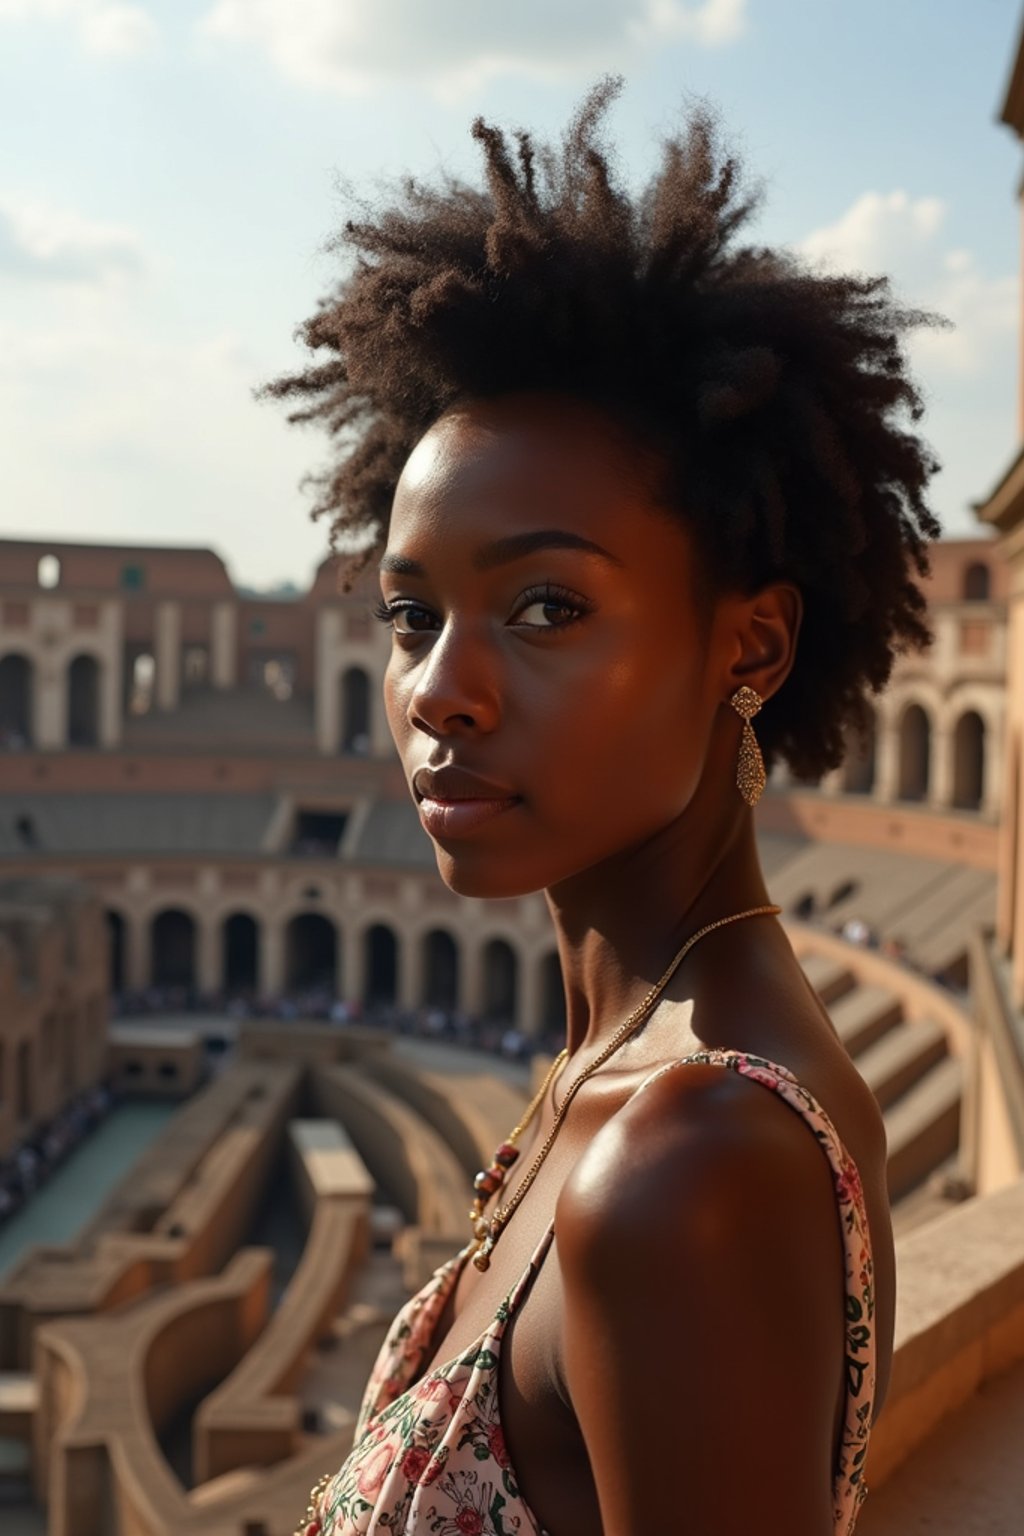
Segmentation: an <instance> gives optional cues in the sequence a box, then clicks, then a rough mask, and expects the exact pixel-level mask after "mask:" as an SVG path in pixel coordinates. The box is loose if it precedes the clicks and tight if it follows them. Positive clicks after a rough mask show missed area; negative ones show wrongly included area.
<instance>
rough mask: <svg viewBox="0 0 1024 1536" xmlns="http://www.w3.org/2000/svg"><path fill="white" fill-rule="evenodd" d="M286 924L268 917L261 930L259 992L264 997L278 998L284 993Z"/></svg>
mask: <svg viewBox="0 0 1024 1536" xmlns="http://www.w3.org/2000/svg"><path fill="white" fill-rule="evenodd" d="M284 961H285V954H284V924H283V923H281V922H280V921H279V920H278V919H276V918H272V917H268V918H266V919H265V921H264V922H263V924H262V927H261V929H260V948H259V964H258V967H257V974H258V977H259V990H260V995H261V996H262V997H277V996H278V994H279V993H281V992H283V991H284Z"/></svg>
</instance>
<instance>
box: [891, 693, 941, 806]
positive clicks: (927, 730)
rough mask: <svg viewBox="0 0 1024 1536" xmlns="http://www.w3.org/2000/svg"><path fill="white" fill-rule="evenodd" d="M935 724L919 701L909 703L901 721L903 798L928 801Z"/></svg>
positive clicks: (900, 792) (900, 785)
mask: <svg viewBox="0 0 1024 1536" xmlns="http://www.w3.org/2000/svg"><path fill="white" fill-rule="evenodd" d="M931 755H932V726H931V721H930V719H929V718H928V715H927V713H926V711H925V710H924V709H923V708H922V706H921V705H920V704H908V705H907V707H906V709H904V711H903V714H902V716H901V717H900V724H899V776H898V780H897V790H896V793H897V797H898V798H899V799H900V800H925V799H927V797H928V785H929V782H930V780H931Z"/></svg>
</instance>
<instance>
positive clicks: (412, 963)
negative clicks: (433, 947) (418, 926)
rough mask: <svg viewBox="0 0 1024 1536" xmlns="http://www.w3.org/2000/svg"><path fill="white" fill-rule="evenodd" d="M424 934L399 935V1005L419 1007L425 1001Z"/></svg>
mask: <svg viewBox="0 0 1024 1536" xmlns="http://www.w3.org/2000/svg"><path fill="white" fill-rule="evenodd" d="M423 949H424V945H423V935H422V934H421V933H415V934H405V933H399V935H398V954H399V959H400V962H401V963H400V965H399V968H398V1006H399V1007H400V1008H407V1009H414V1008H419V1007H420V1005H421V1004H422V1002H423V989H424V982H425V979H426V977H425V969H426V968H425V966H424V963H423Z"/></svg>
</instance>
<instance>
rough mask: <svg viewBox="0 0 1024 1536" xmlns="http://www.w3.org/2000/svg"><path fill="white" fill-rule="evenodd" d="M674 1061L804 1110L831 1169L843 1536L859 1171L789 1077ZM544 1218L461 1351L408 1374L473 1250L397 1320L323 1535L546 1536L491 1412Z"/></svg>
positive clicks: (837, 1511) (853, 1399)
mask: <svg viewBox="0 0 1024 1536" xmlns="http://www.w3.org/2000/svg"><path fill="white" fill-rule="evenodd" d="M684 1062H701V1063H707V1064H710V1065H720V1066H725V1067H729V1068H731V1069H732V1070H733V1071H736V1072H739V1073H741V1074H742V1075H743V1076H744V1077H749V1078H751V1079H753V1080H754V1081H755V1082H759V1083H761V1084H763V1085H764V1086H765V1087H766V1088H770V1089H771V1090H772V1091H773V1092H774V1093H777V1094H778V1095H779V1096H780V1097H781V1098H782V1099H784V1100H785V1102H786V1103H787V1104H788V1105H789V1106H790V1107H791V1108H792V1109H794V1110H795V1111H796V1113H797V1114H799V1115H801V1116H802V1117H803V1119H804V1120H805V1121H806V1122H807V1124H808V1126H809V1127H810V1129H811V1131H812V1132H813V1134H814V1136H815V1137H816V1138H817V1141H818V1143H819V1145H820V1146H821V1148H822V1151H823V1152H824V1154H825V1156H826V1157H827V1158H828V1161H829V1164H830V1166H831V1168H832V1173H833V1178H834V1182H835V1189H836V1201H837V1208H838V1215H839V1222H840V1226H841V1230H842V1236H843V1245H844V1251H845V1261H846V1410H845V1419H844V1430H843V1436H842V1444H841V1447H840V1453H839V1460H838V1465H837V1467H836V1468H835V1475H834V1480H833V1510H834V1524H833V1532H834V1536H852V1532H853V1529H854V1526H855V1525H856V1521H857V1513H858V1510H859V1509H860V1506H861V1504H862V1502H863V1500H864V1498H865V1496H866V1493H867V1488H866V1485H865V1483H864V1479H863V1469H864V1460H865V1457H866V1454H867V1447H868V1437H869V1434H870V1429H871V1413H872V1405H873V1401H874V1389H875V1342H874V1328H873V1321H874V1278H873V1266H872V1259H871V1243H870V1238H869V1233H868V1221H867V1211H866V1208H865V1205H864V1196H863V1192H862V1190H861V1185H860V1177H859V1174H858V1172H857V1168H856V1166H855V1164H854V1162H853V1160H852V1158H851V1157H850V1156H849V1154H848V1153H847V1152H846V1150H845V1148H844V1147H843V1145H842V1143H841V1142H840V1140H839V1137H838V1135H837V1133H836V1130H835V1127H834V1126H833V1125H832V1122H831V1120H830V1119H829V1118H828V1116H827V1115H826V1113H825V1111H824V1110H823V1109H822V1108H821V1106H820V1105H819V1104H818V1102H817V1100H816V1099H814V1098H813V1096H812V1095H811V1094H810V1093H809V1092H808V1091H807V1089H806V1088H804V1087H803V1086H802V1085H801V1084H800V1083H799V1082H798V1081H797V1079H796V1078H795V1077H794V1076H793V1074H792V1073H791V1072H790V1071H789V1070H788V1069H787V1068H786V1067H781V1066H778V1065H777V1064H776V1063H774V1062H770V1061H767V1060H765V1058H763V1057H761V1056H752V1055H749V1054H747V1053H745V1052H740V1051H698V1052H697V1053H696V1054H694V1055H692V1056H687V1057H684V1058H682V1059H681V1060H680V1061H678V1062H671V1063H669V1065H668V1066H667V1067H661V1068H659V1069H658V1071H657V1072H654V1073H652V1074H651V1076H650V1077H649V1078H647V1079H646V1081H645V1082H644V1083H643V1084H642V1085H641V1089H640V1090H638V1091H642V1089H643V1088H644V1087H646V1086H647V1084H648V1083H650V1082H653V1081H654V1080H655V1078H657V1077H660V1076H661V1075H662V1074H663V1073H664V1072H667V1071H671V1070H672V1069H673V1068H674V1067H676V1066H681V1065H683V1063H684ZM553 1236H554V1223H552V1225H551V1226H549V1227H548V1229H547V1231H546V1232H545V1234H544V1236H543V1238H542V1239H541V1241H540V1243H539V1244H538V1246H537V1248H536V1250H535V1251H534V1254H533V1256H532V1257H531V1259H530V1263H529V1265H528V1267H527V1269H526V1272H525V1274H523V1275H522V1276H521V1278H520V1279H519V1281H518V1282H517V1284H516V1285H515V1286H514V1287H513V1289H512V1291H511V1292H510V1293H509V1295H508V1296H507V1297H506V1298H505V1300H504V1301H503V1302H502V1304H501V1306H500V1307H499V1308H498V1311H497V1314H496V1315H495V1317H494V1319H493V1321H492V1322H491V1324H490V1325H489V1327H488V1328H487V1329H485V1331H484V1332H483V1333H482V1334H481V1335H480V1337H479V1338H478V1339H477V1340H476V1341H475V1343H473V1344H472V1345H471V1346H470V1347H469V1348H468V1349H467V1350H466V1351H465V1352H464V1353H463V1354H461V1355H459V1356H457V1357H456V1358H455V1359H453V1360H449V1361H448V1362H447V1363H445V1364H444V1365H440V1366H437V1367H435V1369H433V1370H432V1371H429V1372H428V1373H427V1374H426V1375H424V1376H422V1378H420V1379H418V1378H419V1373H420V1368H421V1366H422V1364H423V1362H424V1360H426V1359H428V1358H429V1356H430V1353H431V1344H432V1341H433V1335H434V1330H435V1328H436V1325H437V1321H438V1318H439V1317H440V1315H441V1313H442V1311H443V1309H444V1305H445V1302H446V1301H447V1299H448V1296H449V1295H450V1293H451V1291H452V1289H453V1287H454V1286H455V1284H456V1283H457V1281H458V1277H459V1274H460V1273H461V1270H462V1266H463V1264H464V1263H465V1262H466V1259H467V1257H468V1255H469V1253H470V1251H471V1248H472V1245H471V1244H470V1245H467V1247H466V1248H464V1249H462V1251H461V1252H460V1253H458V1254H456V1255H455V1256H454V1258H451V1259H449V1260H448V1262H447V1263H446V1264H443V1265H442V1266H441V1267H440V1269H438V1270H437V1271H436V1272H435V1273H434V1275H433V1276H432V1277H431V1279H430V1280H428V1281H427V1284H426V1285H425V1286H424V1287H423V1289H422V1290H421V1291H420V1292H419V1294H418V1295H416V1296H414V1297H413V1298H412V1299H411V1300H410V1301H408V1302H407V1303H406V1304H405V1306H404V1307H403V1308H402V1310H401V1311H400V1312H399V1314H398V1316H397V1317H396V1319H395V1321H394V1323H393V1324H392V1326H391V1329H390V1332H389V1333H388V1336H387V1338H386V1339H385V1341H384V1344H383V1346H382V1347H381V1351H380V1354H379V1356H378V1358H377V1362H376V1364H375V1366H374V1368H373V1371H372V1373H371V1375H370V1379H369V1382H368V1383H367V1387H366V1392H365V1394H364V1397H363V1403H362V1408H361V1410H360V1414H359V1419H358V1422H357V1424H356V1430H355V1437H354V1441H353V1448H352V1451H351V1454H350V1455H349V1457H348V1459H347V1460H346V1461H345V1463H344V1465H343V1466H342V1467H341V1469H340V1470H339V1471H338V1472H337V1473H336V1474H335V1476H334V1477H333V1478H332V1479H331V1481H330V1482H329V1483H327V1485H326V1487H325V1488H324V1490H323V1492H322V1493H321V1494H320V1495H319V1497H318V1499H317V1502H316V1514H317V1518H318V1520H319V1525H320V1532H321V1533H322V1536H383V1533H385V1532H387V1533H390V1536H427V1533H430V1536H545V1533H544V1532H543V1531H542V1529H541V1527H540V1525H539V1524H538V1522H537V1520H536V1518H535V1517H534V1515H533V1514H532V1513H531V1511H530V1510H529V1509H528V1508H527V1505H526V1503H525V1502H524V1500H523V1498H522V1495H521V1494H520V1492H519V1486H518V1483H517V1480H516V1474H515V1471H514V1469H513V1467H512V1466H511V1465H510V1463H509V1457H508V1452H507V1449H506V1446H505V1439H504V1435H503V1434H502V1429H501V1421H500V1418H499V1414H498V1370H499V1367H500V1360H501V1348H502V1341H503V1339H504V1335H505V1331H506V1329H507V1327H508V1324H509V1321H510V1319H511V1318H512V1317H513V1315H514V1314H515V1311H516V1309H517V1307H518V1306H519V1305H520V1303H521V1301H522V1299H523V1296H524V1295H525V1293H526V1290H527V1288H528V1287H529V1284H530V1281H531V1280H532V1278H533V1276H534V1275H535V1274H536V1273H537V1271H538V1269H539V1268H540V1266H541V1264H542V1263H543V1261H544V1256H545V1254H546V1253H547V1251H548V1248H549V1246H550V1244H551V1240H552V1238H553Z"/></svg>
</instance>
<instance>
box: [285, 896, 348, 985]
mask: <svg viewBox="0 0 1024 1536" xmlns="http://www.w3.org/2000/svg"><path fill="white" fill-rule="evenodd" d="M284 951H285V966H284V977H285V991H286V992H299V991H306V990H313V989H321V988H322V989H324V990H326V991H328V992H330V993H331V995H332V996H333V995H334V993H335V989H336V987H337V985H338V982H337V976H338V928H337V924H336V923H335V922H333V920H332V919H331V918H329V917H327V916H326V915H325V914H324V913H323V912H297V913H296V914H295V916H294V917H293V918H291V919H290V920H289V922H288V926H287V927H286V929H285V936H284Z"/></svg>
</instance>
